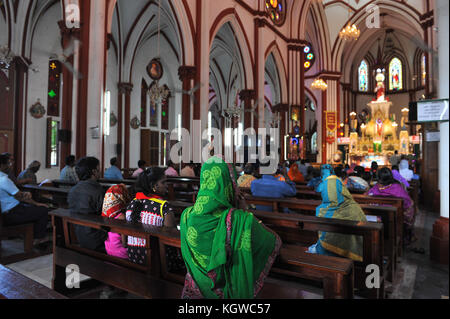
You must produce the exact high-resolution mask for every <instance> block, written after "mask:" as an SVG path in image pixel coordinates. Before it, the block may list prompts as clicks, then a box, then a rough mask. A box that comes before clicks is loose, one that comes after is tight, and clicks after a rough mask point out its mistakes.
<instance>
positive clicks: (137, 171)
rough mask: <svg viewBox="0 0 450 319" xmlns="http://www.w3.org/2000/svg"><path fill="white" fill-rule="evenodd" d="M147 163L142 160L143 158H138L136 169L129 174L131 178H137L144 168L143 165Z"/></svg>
mask: <svg viewBox="0 0 450 319" xmlns="http://www.w3.org/2000/svg"><path fill="white" fill-rule="evenodd" d="M146 164H147V163H146V162H145V161H143V160H140V161H139V162H138V167H139V168H138V169H137V170H135V171H134V173H133V175H132V176H131V177H132V178H138V177H139V175H141V173H143V172H144V169H145V165H146Z"/></svg>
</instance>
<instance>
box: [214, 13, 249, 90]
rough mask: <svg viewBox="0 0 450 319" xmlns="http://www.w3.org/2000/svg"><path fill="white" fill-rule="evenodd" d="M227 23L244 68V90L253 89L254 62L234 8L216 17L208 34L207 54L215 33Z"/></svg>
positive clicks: (246, 37) (245, 34)
mask: <svg viewBox="0 0 450 319" xmlns="http://www.w3.org/2000/svg"><path fill="white" fill-rule="evenodd" d="M226 23H229V24H230V26H231V29H232V31H233V33H234V37H235V39H236V43H237V46H238V49H239V53H240V55H241V58H242V63H243V66H244V78H245V83H244V84H245V86H246V88H253V85H254V79H253V77H254V74H253V69H254V65H255V63H254V60H253V54H252V52H251V46H250V42H249V40H248V36H247V33H246V32H245V28H244V26H243V24H242V21H241V19H240V17H239V15H238V13H237V12H236V10H235V9H234V8H229V9H225V10H224V11H222V12H221V13H219V14H218V15H217V18H216V19H215V21H214V22H213V24H212V27H211V29H210V33H209V52H211V50H212V46H213V42H214V39H215V38H216V35H217V33H218V32H219V31H220V29H222V27H223V26H224V25H225V24H226Z"/></svg>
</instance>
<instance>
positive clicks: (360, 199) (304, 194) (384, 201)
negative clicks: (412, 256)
mask: <svg viewBox="0 0 450 319" xmlns="http://www.w3.org/2000/svg"><path fill="white" fill-rule="evenodd" d="M245 191H246V192H248V191H247V190H245ZM352 196H353V199H354V200H355V201H356V202H357V203H358V204H372V205H381V206H383V205H387V206H393V207H395V208H396V209H397V214H396V216H395V224H396V226H397V243H396V247H397V255H398V257H401V256H402V255H403V199H401V198H394V197H378V196H368V195H364V194H352ZM296 197H297V198H300V199H315V200H318V199H321V198H322V196H321V195H320V193H317V192H316V191H314V190H313V189H301V190H300V189H297V195H296Z"/></svg>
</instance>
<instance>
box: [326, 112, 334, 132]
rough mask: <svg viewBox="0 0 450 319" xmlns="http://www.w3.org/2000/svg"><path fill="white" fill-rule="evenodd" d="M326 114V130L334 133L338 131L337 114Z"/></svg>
mask: <svg viewBox="0 0 450 319" xmlns="http://www.w3.org/2000/svg"><path fill="white" fill-rule="evenodd" d="M325 114H326V121H327V122H326V123H327V124H326V128H327V130H328V131H331V132H334V131H336V129H337V116H336V112H325Z"/></svg>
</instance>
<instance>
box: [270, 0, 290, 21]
mask: <svg viewBox="0 0 450 319" xmlns="http://www.w3.org/2000/svg"><path fill="white" fill-rule="evenodd" d="M286 9H287V6H286V0H266V12H267V13H268V15H269V17H270V19H271V20H272V22H273V23H274V24H275V25H277V26H282V25H283V24H284V22H285V21H286Z"/></svg>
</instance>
